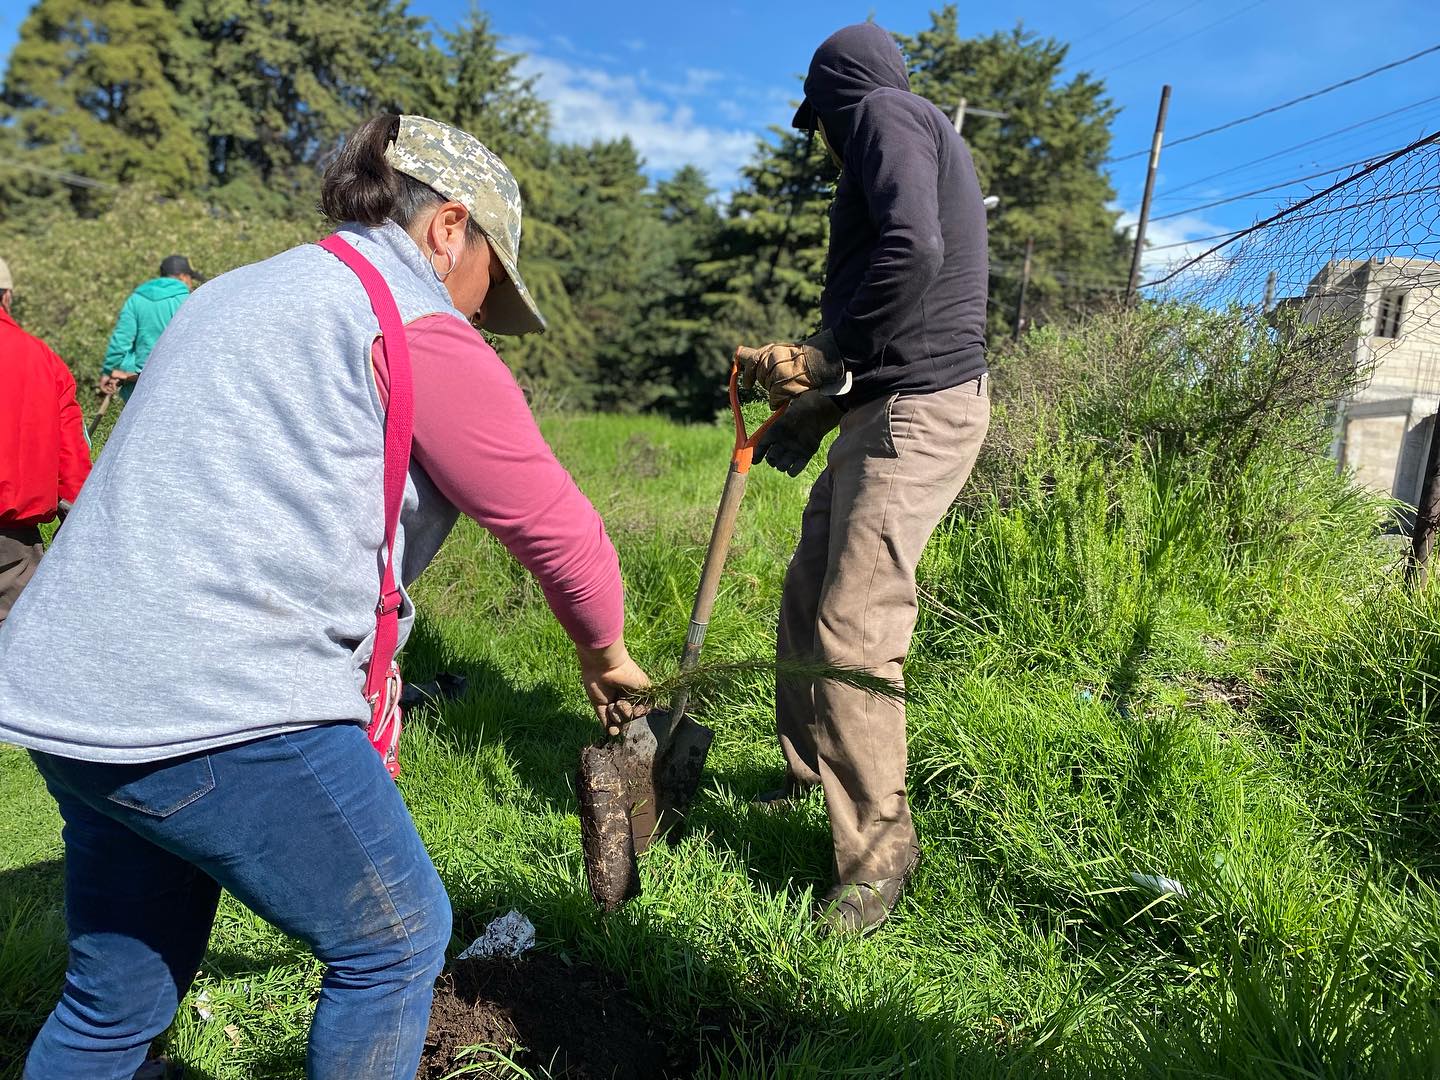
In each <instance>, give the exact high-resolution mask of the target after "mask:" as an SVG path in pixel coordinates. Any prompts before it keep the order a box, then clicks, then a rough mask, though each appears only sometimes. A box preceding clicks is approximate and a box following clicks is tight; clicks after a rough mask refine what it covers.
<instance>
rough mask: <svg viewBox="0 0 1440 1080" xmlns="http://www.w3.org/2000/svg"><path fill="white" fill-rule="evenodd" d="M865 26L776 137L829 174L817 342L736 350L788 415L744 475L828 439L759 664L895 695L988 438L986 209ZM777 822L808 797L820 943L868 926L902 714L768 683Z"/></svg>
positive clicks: (884, 899) (892, 870) (895, 872)
mask: <svg viewBox="0 0 1440 1080" xmlns="http://www.w3.org/2000/svg"><path fill="white" fill-rule="evenodd" d="M909 85H910V83H909V76H908V74H907V72H906V68H905V61H904V58H903V57H902V56H901V54H900V50H899V48H898V47H897V46H896V44H895V41H894V39H893V38H892V37H891V36H890V35H889V34H888V33H887V32H886V31H885V30H883V29H881V28H880V27H879V26H876V25H875V24H873V23H862V24H859V25H856V26H848V27H846V28H845V29H843V30H840V31H838V32H836V33H835V34H833V35H832V36H831V37H829V38H828V39H827V40H826V41H825V42H824V43H823V44H822V45H821V46H820V48H819V49H817V50H816V52H815V56H814V58H813V59H812V60H811V62H810V71H809V74H808V76H807V77H806V79H805V100H804V102H803V103H802V104H801V106H800V110H799V111H798V112H797V113H796V114H795V120H794V125H795V126H796V127H797V128H800V129H802V130H816V131H818V133H819V134H820V136H821V138H823V139H824V140H825V144H826V146H827V147H828V148H829V150H830V153H831V155H832V157H834V158H835V160H836V162H837V164H838V165H839V166H840V170H841V172H840V181H839V186H838V188H837V190H836V193H835V201H834V204H833V205H832V207H831V210H830V250H829V253H828V256H827V260H826V286H825V292H824V294H823V295H822V297H821V301H820V305H821V316H822V326H823V329H822V330H821V332H820V333H818V334H816V335H815V336H813V337H811V338H808V339H806V340H805V341H802V342H799V343H796V344H785V343H776V344H771V345H766V346H764V347H762V348H758V349H742V350H740V361H741V364H742V367H743V369H744V371H745V375H746V378H747V379H748V380H750V381H752V382H753V381H759V382H760V383H762V384H763V385H764V386H765V387H766V388H767V389H768V391H769V393H770V398H771V402H772V404H775V405H778V404H779V403H781V402H782V401H789V403H790V405H789V409H788V410H787V412H786V413H785V415H784V417H783V418H782V419H781V420H780V422H779V423H778V424H776V425H775V427H774V428H773V429H772V430H771V433H770V435H769V437H768V438H767V439H766V440H764V441H763V442H762V443H761V444H760V446H759V448H757V452H756V457H757V458H759V459H763V460H767V461H769V462H770V463H771V465H773V466H775V467H776V468H778V469H781V470H783V471H785V472H788V473H789V474H790V475H791V476H795V475H798V474H799V472H800V471H801V470H802V469H803V468H804V467H805V465H806V463H807V462H808V461H809V460H810V458H811V457H812V456H813V455H814V454H815V452H816V450H817V449H818V448H819V446H820V442H821V440H822V439H823V438H824V436H825V435H826V434H827V433H828V432H829V431H830V430H831V429H833V428H834V427H835V426H836V425H837V424H838V425H839V428H840V434H839V436H838V437H837V438H836V440H835V442H834V444H833V445H832V446H831V448H830V454H829V458H828V460H827V464H826V468H825V470H824V471H823V472H822V473H821V474H820V477H819V479H817V480H816V481H815V486H814V488H813V489H812V490H811V492H810V500H809V503H808V504H807V506H806V508H805V516H804V519H803V521H802V523H801V527H800V541H799V544H798V546H797V547H796V549H795V555H794V557H793V558H792V559H791V562H790V566H789V570H788V571H787V573H786V576H785V592H784V598H783V600H782V601H781V611H780V625H779V633H778V638H777V650H776V651H777V654H778V655H779V656H780V657H781V658H782V659H784V658H787V657H797V658H799V657H803V658H818V659H821V660H823V661H826V662H829V663H834V664H844V665H848V666H853V667H860V668H863V669H865V670H867V671H870V672H873V673H875V674H877V675H881V676H884V677H886V678H888V679H891V680H894V681H897V682H898V681H900V680H901V679H902V678H903V673H902V664H903V662H904V659H905V654H906V652H907V651H908V650H909V647H910V638H911V635H912V633H913V632H914V628H915V618H916V615H917V612H918V607H917V601H916V587H915V567H916V564H917V563H918V562H919V559H920V555H921V553H922V552H923V551H924V549H925V545H926V543H927V542H928V541H929V539H930V534H931V533H932V532H933V531H934V530H935V527H936V526H937V525H938V524H939V522H940V520H941V518H943V517H944V515H945V512H946V511H947V510H948V509H949V507H950V505H951V504H952V503H953V502H954V500H955V498H956V496H957V495H959V493H960V489H961V488H962V487H963V486H964V484H965V480H966V478H967V477H968V476H969V474H970V469H971V466H972V465H973V464H974V463H975V458H976V456H977V454H978V453H979V451H980V445H981V443H982V442H983V440H984V438H985V432H986V430H987V429H988V427H989V423H990V399H989V395H988V386H987V381H988V380H987V376H986V369H985V303H986V280H987V256H986V237H985V208H984V204H983V201H982V197H981V194H980V186H979V183H978V181H977V180H976V176H975V166H974V163H973V162H972V160H971V158H970V152H969V150H968V149H967V148H966V146H965V143H964V141H963V140H962V139H961V138H960V136H959V135H958V134H957V133H956V131H955V127H954V125H953V124H952V123H951V122H950V120H949V119H948V118H947V117H946V116H945V114H944V113H942V112H941V111H940V110H939V109H937V108H936V107H935V106H934V105H932V104H931V103H930V102H928V101H926V100H925V99H924V98H921V97H918V96H916V95H915V94H912V93H911V92H910V89H909ZM775 717H776V727H777V729H778V733H779V737H780V744H781V748H782V749H783V751H784V754H785V760H786V763H787V766H788V770H787V771H788V776H787V778H786V784H785V787H784V788H782V789H781V790H779V791H776V792H770V793H767V794H766V795H762V796H760V800H759V801H760V802H762V803H765V804H769V805H779V804H782V803H784V802H785V801H788V800H789V799H791V798H793V797H795V796H797V795H799V794H801V793H802V792H804V791H806V790H808V789H810V788H813V787H815V786H816V785H819V786H821V787H823V789H824V792H825V802H826V806H827V808H828V810H829V814H830V826H831V833H832V837H833V841H834V850H835V882H836V883H835V887H834V888H833V889H832V890H831V891H830V892H829V894H827V896H826V898H825V901H824V902H823V903H822V905H821V907H820V909H819V911H818V912H817V915H818V917H819V919H820V921H821V923H822V925H823V926H825V927H826V928H827V929H829V930H832V931H861V932H864V931H867V930H871V929H873V928H874V927H876V926H878V925H879V924H880V923H882V922H884V921H885V919H886V918H887V917H888V915H889V913H890V910H891V909H892V908H893V907H894V905H895V902H896V900H897V899H898V897H899V895H900V891H901V889H903V888H904V886H905V884H906V882H907V881H908V880H909V878H910V876H911V874H912V873H913V872H914V870H915V867H916V865H917V864H918V862H919V856H920V848H919V845H918V843H917V838H916V834H915V828H914V825H913V824H912V822H911V817H910V807H909V803H908V800H907V797H906V791H905V769H906V745H905V709H904V705H903V703H901V702H898V701H892V700H885V699H881V698H877V697H874V696H872V695H870V694H867V693H865V692H864V691H862V690H857V689H854V688H851V687H847V686H842V685H840V684H839V683H838V682H835V681H826V680H819V681H815V682H805V683H797V682H795V681H793V680H792V681H784V682H782V683H781V684H780V685H779V686H778V687H777V690H776V700H775Z"/></svg>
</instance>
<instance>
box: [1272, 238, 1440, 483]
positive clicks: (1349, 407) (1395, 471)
mask: <svg viewBox="0 0 1440 1080" xmlns="http://www.w3.org/2000/svg"><path fill="white" fill-rule="evenodd" d="M1277 307H1281V308H1298V310H1299V312H1300V318H1301V320H1302V321H1304V322H1311V323H1313V322H1319V321H1320V320H1322V319H1325V318H1334V317H1340V318H1342V319H1344V320H1346V321H1347V322H1348V323H1350V324H1351V326H1353V327H1354V331H1355V333H1354V336H1353V337H1351V338H1348V339H1347V340H1346V344H1345V348H1347V349H1349V350H1350V351H1351V353H1352V355H1353V357H1354V359H1355V361H1356V363H1357V364H1359V365H1360V366H1361V367H1363V368H1368V369H1369V370H1370V372H1371V375H1370V379H1369V382H1368V383H1367V384H1366V385H1365V386H1364V388H1363V389H1361V390H1359V391H1357V392H1356V394H1355V395H1354V397H1352V398H1351V399H1350V400H1348V401H1342V402H1339V403H1338V408H1337V410H1336V421H1335V441H1334V443H1333V445H1332V450H1333V453H1334V456H1335V458H1336V460H1337V462H1338V463H1339V466H1340V468H1342V469H1346V470H1348V471H1350V472H1351V473H1353V474H1354V476H1355V479H1356V480H1357V481H1358V482H1359V483H1360V484H1362V485H1363V486H1365V487H1367V488H1369V489H1370V490H1372V491H1376V492H1380V493H1383V494H1387V495H1391V496H1394V497H1395V498H1397V499H1399V500H1401V501H1402V502H1405V503H1407V504H1409V505H1410V506H1414V505H1415V503H1416V501H1417V500H1418V498H1419V495H1420V484H1421V481H1422V479H1423V476H1422V472H1423V466H1424V463H1425V457H1426V454H1427V452H1428V451H1429V447H1430V439H1431V438H1432V437H1433V433H1434V426H1435V425H1434V416H1435V411H1436V409H1437V407H1440V262H1436V261H1435V260H1432V259H1419V258H1393V257H1392V258H1375V259H1364V260H1359V259H1338V260H1335V261H1334V262H1331V263H1328V264H1327V265H1326V266H1325V267H1324V268H1323V269H1322V270H1321V271H1320V272H1319V273H1318V274H1316V275H1315V277H1314V278H1313V279H1312V280H1311V282H1310V284H1309V286H1307V288H1306V290H1305V294H1304V295H1303V296H1296V297H1287V298H1285V299H1283V300H1281V301H1279V302H1278V304H1277Z"/></svg>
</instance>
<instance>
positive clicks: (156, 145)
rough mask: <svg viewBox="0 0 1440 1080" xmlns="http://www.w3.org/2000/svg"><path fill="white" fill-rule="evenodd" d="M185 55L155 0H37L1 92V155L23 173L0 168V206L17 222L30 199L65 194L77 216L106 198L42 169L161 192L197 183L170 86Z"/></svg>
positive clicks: (194, 146) (186, 123) (200, 148)
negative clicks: (3, 137) (10, 156)
mask: <svg viewBox="0 0 1440 1080" xmlns="http://www.w3.org/2000/svg"><path fill="white" fill-rule="evenodd" d="M190 56H191V42H190V41H189V40H188V39H187V38H186V36H185V34H184V32H183V28H182V27H181V26H179V25H178V24H177V23H176V19H175V15H174V12H173V11H172V10H171V6H170V5H169V4H167V3H165V2H164V0H100V2H96V0H40V2H39V3H37V4H36V5H35V7H34V9H33V10H32V11H31V12H30V14H29V15H28V16H27V17H26V19H25V21H24V22H23V23H22V24H21V26H20V37H19V40H18V41H17V42H16V45H15V48H14V51H13V52H12V53H11V55H10V63H9V67H8V69H7V71H6V74H5V87H4V92H3V95H0V103H3V108H0V125H3V127H4V128H5V129H8V131H7V135H8V138H7V140H6V141H7V143H8V145H7V146H6V147H5V149H6V150H7V156H8V153H14V154H15V158H16V160H17V161H18V162H20V163H22V164H24V165H28V166H31V168H30V169H27V170H18V169H4V170H0V208H8V211H9V214H10V215H11V216H14V215H15V213H16V211H17V209H18V206H19V204H21V203H22V202H24V201H25V200H27V199H41V200H48V199H53V198H56V197H62V196H64V197H68V198H70V199H71V200H72V203H73V205H74V206H75V207H76V208H77V209H80V210H82V211H84V210H94V209H98V208H100V207H103V205H105V204H106V202H107V201H108V197H107V195H106V194H105V192H107V191H108V190H110V189H109V188H108V187H84V186H75V185H69V186H67V185H65V184H63V183H62V182H60V181H59V180H58V179H57V178H56V177H54V176H53V175H47V173H46V172H44V171H41V170H49V171H51V173H53V172H55V171H63V172H66V173H71V174H77V175H79V176H83V177H88V178H92V179H94V180H97V181H101V182H102V183H104V184H107V185H116V184H120V185H124V184H141V185H145V186H149V187H153V188H154V189H155V190H157V191H159V192H161V193H164V194H177V193H180V192H184V191H191V190H194V189H196V188H198V187H200V186H202V185H203V184H204V177H205V151H204V145H203V143H202V142H201V140H200V139H199V138H198V137H197V135H196V132H195V130H194V128H193V126H192V124H191V122H190V103H189V102H188V101H187V99H186V96H185V92H184V88H183V87H182V86H181V85H180V82H179V80H178V78H177V75H178V73H180V72H182V71H184V70H185V69H186V68H187V67H188V66H189V63H190ZM4 212H6V210H5V209H0V213H4Z"/></svg>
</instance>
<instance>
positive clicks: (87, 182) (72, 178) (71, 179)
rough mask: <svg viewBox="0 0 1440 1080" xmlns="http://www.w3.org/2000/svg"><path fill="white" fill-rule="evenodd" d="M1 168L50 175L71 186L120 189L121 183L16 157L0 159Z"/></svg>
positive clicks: (53, 178)
mask: <svg viewBox="0 0 1440 1080" xmlns="http://www.w3.org/2000/svg"><path fill="white" fill-rule="evenodd" d="M0 168H6V169H19V170H21V171H22V172H32V173H38V174H39V175H40V176H48V177H50V178H51V179H52V180H59V181H60V182H61V183H62V184H69V185H70V186H71V187H79V188H108V189H111V190H115V191H119V190H120V185H119V184H112V183H109V182H108V181H105V180H96V179H94V178H93V177H90V176H81V175H80V174H79V173H70V172H61V171H60V170H59V169H47V168H45V167H44V166H42V165H31V164H30V163H29V162H25V161H16V160H15V159H14V158H6V159H0Z"/></svg>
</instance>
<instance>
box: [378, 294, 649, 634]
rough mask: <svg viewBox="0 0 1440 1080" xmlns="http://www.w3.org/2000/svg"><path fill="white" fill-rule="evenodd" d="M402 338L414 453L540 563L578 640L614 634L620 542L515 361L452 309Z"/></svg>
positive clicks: (464, 506) (529, 561)
mask: <svg viewBox="0 0 1440 1080" xmlns="http://www.w3.org/2000/svg"><path fill="white" fill-rule="evenodd" d="M406 340H407V341H408V342H409V345H410V366H411V369H412V371H413V373H414V383H415V445H414V455H415V460H416V461H418V462H419V463H420V466H421V468H423V469H424V470H425V473H426V475H427V476H429V477H430V479H431V480H432V481H433V482H434V484H435V486H436V487H437V488H439V489H440V492H441V493H442V494H443V495H444V496H445V497H446V498H447V499H449V500H450V501H451V502H452V503H454V504H455V506H456V507H458V508H459V510H460V511H461V513H464V514H466V515H467V516H469V517H471V518H473V519H474V520H475V521H477V522H478V523H479V524H480V525H482V526H484V527H485V528H486V529H488V530H490V532H492V533H493V534H494V535H495V537H496V538H497V539H498V540H499V541H500V542H501V543H502V544H504V545H505V547H506V549H507V550H509V552H510V553H511V554H512V555H514V556H515V558H516V559H518V560H519V561H520V563H521V564H522V565H523V566H524V567H525V568H526V569H527V570H529V571H530V572H531V573H532V574H534V575H535V578H536V580H537V581H538V582H539V583H540V587H541V589H542V591H543V592H544V593H545V599H546V601H547V602H548V603H549V605H550V610H551V611H553V612H554V613H555V617H556V618H557V619H559V621H560V624H561V625H562V626H564V627H565V630H566V632H567V633H568V634H569V635H570V637H571V639H572V640H573V641H574V642H575V643H576V644H577V645H582V646H585V647H587V648H603V647H604V646H606V645H609V644H611V643H612V642H614V641H615V640H616V639H618V638H619V637H620V635H621V632H622V631H623V629H624V623H625V605H624V591H623V588H622V586H621V582H620V562H619V559H618V558H617V557H616V555H615V548H614V547H613V546H612V545H611V543H610V538H609V537H608V536H607V535H606V533H605V526H604V524H603V523H602V522H601V520H600V515H599V514H597V513H596V512H595V508H594V507H593V506H591V505H590V501H589V500H588V499H586V498H585V496H584V495H583V494H581V492H580V489H579V488H578V487H576V486H575V481H574V480H572V479H571V477H570V474H569V473H568V472H566V471H565V469H564V467H563V466H562V465H561V464H560V462H558V461H557V460H556V459H555V455H554V453H553V452H552V451H551V450H550V447H549V445H548V444H546V442H545V439H544V437H543V436H542V435H541V434H540V428H539V427H538V426H537V425H536V423H535V417H534V416H533V415H532V414H531V412H530V406H529V404H528V403H527V402H526V401H525V395H524V393H523V392H522V391H521V390H520V387H519V385H518V384H517V383H516V382H515V377H514V375H512V374H511V373H510V369H509V368H507V367H506V366H505V364H504V362H503V361H502V360H501V359H500V357H498V356H497V355H495V351H494V350H493V349H491V348H490V346H489V345H487V344H486V343H485V339H484V338H482V337H481V336H480V335H479V334H478V333H476V332H475V331H474V330H473V329H471V328H470V327H469V326H467V325H466V324H465V323H463V322H461V321H460V320H459V319H457V318H455V317H453V316H450V315H432V316H427V317H426V318H423V319H417V320H416V321H415V322H414V323H412V324H410V326H409V327H407V335H406ZM377 348H378V343H377Z"/></svg>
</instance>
